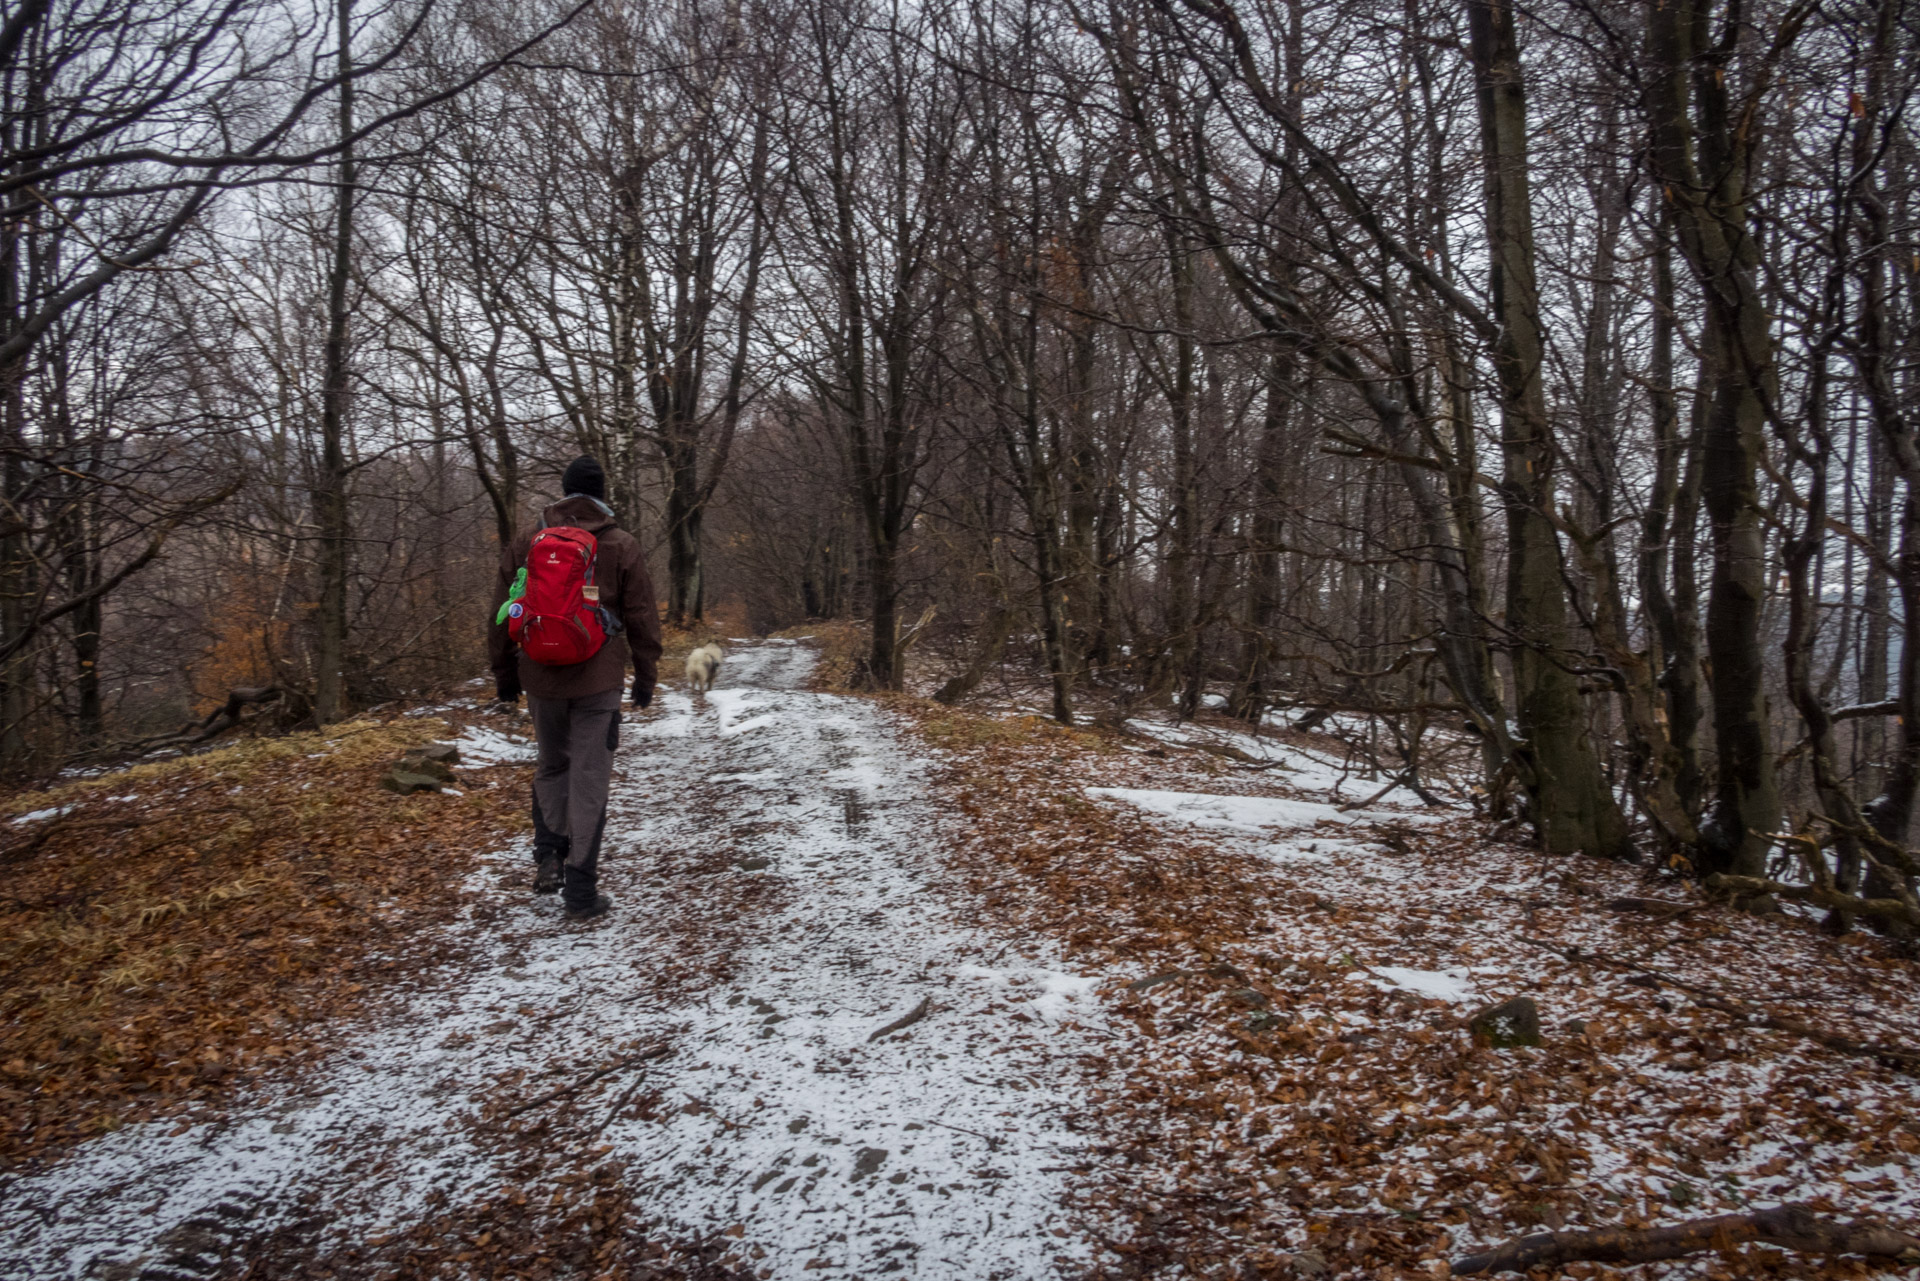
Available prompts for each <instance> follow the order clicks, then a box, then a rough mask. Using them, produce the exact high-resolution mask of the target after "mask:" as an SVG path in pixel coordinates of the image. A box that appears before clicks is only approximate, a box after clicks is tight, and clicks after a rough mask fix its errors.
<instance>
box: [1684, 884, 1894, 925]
mask: <svg viewBox="0 0 1920 1281" xmlns="http://www.w3.org/2000/svg"><path fill="white" fill-rule="evenodd" d="M1707 888H1708V889H1712V890H1728V891H1731V892H1732V893H1734V894H1738V895H1740V896H1741V897H1743V898H1751V897H1753V896H1755V895H1758V894H1772V895H1774V896H1776V897H1778V898H1790V899H1798V900H1799V901H1800V902H1802V903H1815V904H1818V905H1819V906H1821V907H1824V908H1830V909H1831V910H1833V911H1836V912H1851V913H1853V914H1854V915H1855V916H1870V917H1873V918H1874V919H1875V920H1881V921H1900V922H1904V923H1905V924H1907V925H1912V926H1916V927H1920V911H1915V910H1914V909H1913V908H1911V907H1909V906H1908V905H1907V904H1905V903H1902V902H1901V901H1900V900H1899V899H1896V898H1861V897H1859V896H1858V895H1854V894H1845V893H1842V892H1841V891H1839V890H1834V889H1828V888H1826V887H1825V886H1820V885H1789V884H1787V883H1786V882H1784V881H1769V880H1763V879H1762V878H1760V877H1758V876H1727V875H1725V874H1723V873H1720V872H1715V873H1714V874H1713V875H1712V876H1709V877H1708V878H1707Z"/></svg>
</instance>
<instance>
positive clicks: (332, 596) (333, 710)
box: [313, 0, 354, 725]
mask: <svg viewBox="0 0 1920 1281" xmlns="http://www.w3.org/2000/svg"><path fill="white" fill-rule="evenodd" d="M336 12H337V13H338V22H339V28H340V53H339V74H340V139H341V148H342V149H341V152H340V164H339V179H338V182H339V185H338V187H337V189H336V191H335V193H334V229H333V256H332V262H331V264H330V265H329V267H328V272H327V340H326V353H325V368H324V370H323V372H322V377H321V389H320V475H319V477H318V484H317V485H316V486H315V488H314V495H313V508H314V523H315V524H316V525H317V526H318V527H319V530H320V566H319V568H320V573H319V588H320V591H319V609H318V611H317V613H318V618H317V622H318V624H319V629H320V635H319V643H318V645H317V647H316V650H315V657H314V694H313V714H314V720H315V721H317V722H318V723H319V724H321V725H327V724H330V723H332V722H334V721H337V720H339V719H340V717H341V716H342V715H343V714H344V713H345V711H346V686H345V679H346V671H345V668H346V657H347V562H348V553H349V551H350V548H351V541H350V540H351V534H352V531H351V528H350V523H349V513H348V510H347V478H348V473H347V456H346V445H345V436H346V417H347V392H348V387H347V378H348V369H347V285H348V283H349V280H350V278H351V273H352V266H353V200H354V156H353V146H352V144H351V143H350V142H348V141H347V139H349V138H351V137H352V136H353V79H352V71H353V0H339V4H338V7H337V10H336Z"/></svg>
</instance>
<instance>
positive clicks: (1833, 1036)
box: [1516, 934, 1920, 1074]
mask: <svg viewBox="0 0 1920 1281" xmlns="http://www.w3.org/2000/svg"><path fill="white" fill-rule="evenodd" d="M1516 937H1518V938H1519V940H1520V941H1521V942H1522V943H1531V944H1532V945H1533V946H1534V947H1544V948H1546V949H1547V950H1548V951H1549V952H1558V953H1559V954H1560V955H1561V956H1564V957H1566V958H1567V959H1568V960H1569V961H1572V962H1573V963H1574V964H1576V965H1610V966H1612V967H1614V968H1615V969H1622V970H1633V971H1635V972H1636V973H1639V974H1645V975H1648V976H1649V977H1651V978H1655V979H1658V980H1659V981H1660V982H1662V983H1665V984H1666V985H1667V986H1669V987H1672V988H1677V989H1679V990H1680V991H1682V992H1685V993H1686V994H1687V995H1688V996H1690V997H1692V998H1693V999H1694V1001H1695V1002H1696V1003H1697V1004H1700V1005H1704V1006H1706V1007H1707V1008H1708V1009H1710V1010H1718V1011H1720V1012H1721V1013H1722V1014H1731V1015H1732V1016H1733V1017H1735V1018H1737V1019H1739V1020H1740V1021H1741V1022H1742V1023H1755V1024H1758V1025H1759V1026H1761V1027H1765V1028H1772V1029H1773V1030H1774V1031H1776V1032H1789V1033H1791V1034H1793V1035H1794V1036H1799V1037H1805V1038H1806V1039H1807V1040H1809V1041H1815V1042H1818V1043H1819V1044H1821V1045H1824V1046H1826V1047H1827V1048H1828V1049H1830V1050H1837V1051H1839V1052H1840V1053H1842V1054H1852V1055H1857V1056H1858V1057H1860V1058H1868V1059H1878V1060H1879V1061H1880V1062H1882V1063H1885V1064H1887V1065H1888V1066H1889V1067H1895V1068H1899V1069H1900V1070H1901V1071H1903V1072H1912V1073H1915V1074H1920V1053H1916V1052H1915V1051H1912V1050H1900V1049H1895V1048H1894V1047H1893V1046H1891V1045H1882V1044H1879V1043H1877V1042H1874V1041H1858V1040H1855V1039H1854V1038H1853V1037H1850V1036H1842V1035H1841V1034H1840V1033H1838V1032H1828V1031H1826V1030H1825V1029H1823V1028H1817V1027H1815V1026H1813V1025H1812V1024H1811V1023H1803V1022H1801V1021H1800V1020H1799V1019H1794V1018H1788V1017H1786V1016H1785V1015H1782V1014H1769V1013H1767V1012H1766V1011H1765V1010H1756V1009H1754V1008H1753V1007H1752V1006H1750V1005H1745V1004H1743V1003H1741V1002H1740V1001H1736V1000H1734V999H1733V998H1732V997H1728V996H1722V995H1720V994H1719V993H1718V992H1714V991H1711V990H1709V989H1707V988H1704V987H1699V986H1697V985H1695V984H1692V983H1689V982H1687V981H1686V980H1684V979H1677V978H1675V977H1674V976H1673V975H1671V974H1668V973H1666V972H1664V971H1662V970H1656V969H1653V968H1651V967H1649V966H1645V965H1641V964H1639V963H1637V962H1634V961H1621V960H1616V959H1615V958H1613V957H1611V956H1600V955H1598V954H1596V953H1593V952H1588V951H1585V950H1583V949H1581V948H1578V947H1571V948H1568V947H1561V946H1559V945H1558V944H1554V943H1549V942H1547V941H1546V940H1545V939H1536V938H1528V937H1527V936H1526V935H1524V934H1521V935H1518V936H1516Z"/></svg>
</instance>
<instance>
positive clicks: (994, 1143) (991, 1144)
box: [926, 1119, 1000, 1152]
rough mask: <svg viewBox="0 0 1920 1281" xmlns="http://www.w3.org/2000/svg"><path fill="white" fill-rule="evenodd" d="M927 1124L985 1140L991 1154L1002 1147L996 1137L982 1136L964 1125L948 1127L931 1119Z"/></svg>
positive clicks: (943, 1122) (942, 1122)
mask: <svg viewBox="0 0 1920 1281" xmlns="http://www.w3.org/2000/svg"><path fill="white" fill-rule="evenodd" d="M926 1124H928V1125H937V1126H939V1127H940V1128H941V1129H943V1130H952V1131H953V1132H954V1133H955V1134H971V1135H972V1136H973V1137H974V1138H976V1139H985V1140H986V1141H987V1150H988V1151H990V1152H992V1151H997V1150H998V1149H999V1147H1000V1140H999V1139H998V1138H996V1137H995V1136H993V1135H991V1134H982V1133H980V1131H978V1130H969V1129H968V1128H967V1127H966V1126H964V1125H948V1124H947V1123H946V1122H945V1121H935V1120H932V1119H929V1120H928V1121H927V1122H926Z"/></svg>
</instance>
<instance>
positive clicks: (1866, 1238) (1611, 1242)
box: [1453, 1205, 1920, 1276]
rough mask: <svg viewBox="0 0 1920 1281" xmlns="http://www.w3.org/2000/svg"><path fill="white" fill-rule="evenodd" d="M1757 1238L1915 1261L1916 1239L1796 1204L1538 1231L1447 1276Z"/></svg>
mask: <svg viewBox="0 0 1920 1281" xmlns="http://www.w3.org/2000/svg"><path fill="white" fill-rule="evenodd" d="M1749 1241H1764V1242H1766V1243H1767V1244H1768V1245H1777V1246H1781V1247H1784V1248H1785V1249H1788V1250H1795V1251H1798V1252H1799V1253H1802V1254H1864V1255H1867V1256H1869V1257H1872V1258H1879V1259H1893V1260H1898V1261H1899V1262H1901V1263H1920V1237H1910V1236H1908V1235H1907V1234H1906V1233H1904V1232H1895V1231H1893V1230H1892V1229H1891V1228H1883V1227H1879V1226H1877V1225H1875V1224H1871V1223H1838V1222H1835V1221H1833V1220H1831V1219H1822V1218H1820V1217H1819V1216H1818V1215H1816V1214H1814V1212H1813V1211H1812V1210H1810V1209H1808V1208H1807V1207H1806V1206H1804V1205H1782V1206H1776V1207H1775V1208H1773V1209H1771V1210H1757V1211H1754V1212H1753V1213H1751V1214H1722V1215H1719V1216H1717V1217H1714V1218H1711V1219H1693V1220H1690V1221H1688V1222H1686V1223H1676V1224H1674V1225H1672V1226H1671V1227H1665V1228H1601V1229H1599V1230H1597V1231H1593V1232H1541V1233H1538V1234H1536V1235H1534V1236H1528V1237H1521V1238H1520V1239H1519V1240H1517V1241H1509V1242H1507V1243H1506V1244H1505V1245H1503V1246H1500V1247H1499V1248H1498V1249H1495V1250H1489V1251H1487V1252H1486V1253H1485V1254H1475V1255H1470V1256H1468V1257H1467V1258H1464V1259H1460V1260H1458V1261H1456V1262H1455V1263H1454V1265H1453V1272H1454V1275H1455V1276H1460V1275H1463V1274H1465V1273H1471V1272H1525V1271H1527V1270H1528V1269H1529V1268H1535V1267H1540V1266H1542V1265H1544V1266H1546V1267H1559V1266H1560V1265H1562V1264H1566V1263H1575V1262H1591V1263H1651V1262H1654V1261H1655V1260H1659V1259H1680V1258H1685V1257H1686V1256H1687V1255H1690V1254H1704V1253H1705V1252H1707V1251H1708V1250H1729V1249H1732V1248H1733V1247H1734V1246H1737V1245H1743V1244H1745V1243H1747V1242H1749Z"/></svg>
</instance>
